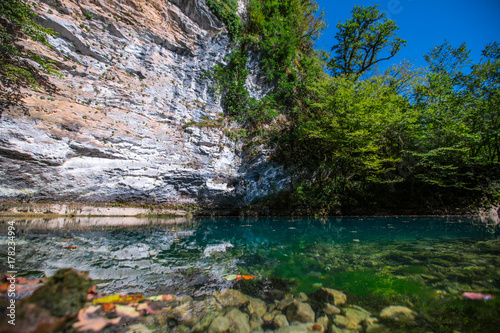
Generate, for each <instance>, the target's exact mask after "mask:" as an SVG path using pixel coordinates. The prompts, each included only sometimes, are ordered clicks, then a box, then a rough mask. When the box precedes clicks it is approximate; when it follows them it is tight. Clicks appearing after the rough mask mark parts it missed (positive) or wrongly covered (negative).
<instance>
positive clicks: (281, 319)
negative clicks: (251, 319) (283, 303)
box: [273, 314, 290, 328]
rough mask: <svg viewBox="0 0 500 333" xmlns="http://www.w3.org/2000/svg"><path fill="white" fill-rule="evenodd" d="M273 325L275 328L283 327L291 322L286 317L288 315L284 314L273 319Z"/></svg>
mask: <svg viewBox="0 0 500 333" xmlns="http://www.w3.org/2000/svg"><path fill="white" fill-rule="evenodd" d="M273 325H274V327H275V328H282V327H286V326H289V325H290V324H289V323H288V320H287V319H286V316H285V315H283V314H280V315H277V316H276V317H274V319H273Z"/></svg>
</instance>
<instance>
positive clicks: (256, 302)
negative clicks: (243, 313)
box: [247, 297, 267, 317]
mask: <svg viewBox="0 0 500 333" xmlns="http://www.w3.org/2000/svg"><path fill="white" fill-rule="evenodd" d="M247 311H248V313H249V314H252V313H256V314H257V315H258V316H259V317H262V316H263V315H264V313H266V311H267V305H266V302H264V301H263V300H260V299H258V298H253V297H248V305H247Z"/></svg>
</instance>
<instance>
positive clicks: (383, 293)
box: [0, 217, 500, 331]
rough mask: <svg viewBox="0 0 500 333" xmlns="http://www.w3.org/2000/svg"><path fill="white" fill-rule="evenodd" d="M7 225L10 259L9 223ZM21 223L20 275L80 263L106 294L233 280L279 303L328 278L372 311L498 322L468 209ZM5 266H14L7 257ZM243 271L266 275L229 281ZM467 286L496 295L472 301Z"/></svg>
mask: <svg viewBox="0 0 500 333" xmlns="http://www.w3.org/2000/svg"><path fill="white" fill-rule="evenodd" d="M1 223H2V224H1V226H0V227H1V230H2V234H1V236H0V244H1V249H0V254H1V255H2V257H3V258H6V255H7V254H6V248H7V245H6V243H7V236H6V232H5V231H6V228H7V225H6V221H3V222H1ZM15 226H16V230H17V236H16V237H17V238H18V243H17V250H16V251H17V253H16V258H17V261H16V265H17V270H18V272H19V275H24V276H30V277H33V278H35V277H42V276H45V275H52V274H54V273H55V272H56V271H57V270H58V269H60V268H67V267H73V268H76V269H78V270H81V271H88V272H89V275H90V278H92V279H95V280H98V282H99V284H98V288H99V289H100V290H101V291H104V292H105V293H109V294H130V293H144V294H147V295H153V294H159V293H174V294H179V295H181V294H184V295H190V296H202V295H206V294H210V293H212V292H213V291H214V290H216V289H220V288H237V289H240V290H241V291H242V292H244V293H246V294H250V295H253V296H256V297H260V298H263V299H267V300H268V301H269V300H271V301H272V299H273V297H274V298H276V297H277V296H276V295H277V294H279V293H285V292H290V293H294V294H295V293H298V292H305V293H309V292H313V291H315V290H317V289H318V288H320V287H322V286H323V287H329V288H334V289H338V290H342V291H344V292H345V293H346V294H347V295H348V298H349V299H350V300H352V303H353V304H357V305H361V306H364V307H366V308H368V309H374V310H376V309H380V308H381V307H383V306H387V305H391V304H401V305H406V306H410V305H411V306H412V307H413V308H415V310H416V311H417V312H419V313H420V314H421V315H422V316H423V317H425V316H433V319H428V320H430V321H432V320H439V321H440V323H441V324H442V325H444V326H443V327H444V328H443V331H447V330H448V329H460V328H461V326H463V325H469V326H466V327H475V326H470V325H471V324H470V321H471V320H472V321H474V320H476V321H478V323H477V325H479V326H477V327H480V326H481V325H484V321H487V322H489V321H493V320H497V321H498V318H496V317H498V313H499V310H500V307H499V302H498V297H500V256H499V255H500V241H499V237H498V236H499V235H498V228H497V229H496V231H495V230H494V229H491V228H487V227H485V226H484V225H482V224H478V223H474V221H473V219H472V218H466V217H442V218H437V217H429V218H426V217H384V218H381V217H359V218H357V217H347V218H327V219H291V218H259V219H238V218H217V219H192V220H185V219H176V220H161V219H135V218H73V219H56V220H17V221H16V222H15ZM0 270H1V271H2V272H5V271H7V270H8V269H7V267H6V261H5V260H4V261H2V263H1V264H0ZM237 274H240V275H256V276H258V277H257V278H254V279H251V280H241V281H238V280H234V277H233V279H231V278H230V277H231V276H232V275H237ZM228 277H229V281H228ZM463 292H477V293H484V294H492V295H497V296H498V297H497V299H495V300H492V301H479V302H477V301H469V300H465V299H464V298H463V297H462V296H461V295H462V293H463ZM469 307H471V309H472V310H470V309H469ZM467 309H468V310H467ZM466 310H467V311H469V313H467V311H466ZM457 311H458V312H457ZM471 311H472V312H473V313H471ZM495 313H496V314H495ZM471 316H475V319H468V321H469V323H468V324H463V323H462V321H464V320H465V319H466V318H469V317H471ZM471 318H472V317H471ZM495 318H496V319H495ZM481 321H483V322H482V324H481ZM441 324H439V325H441ZM486 324H488V323H486ZM439 327H440V326H439ZM439 327H438V328H437V329H436V328H435V329H434V330H435V331H440V329H439ZM481 327H482V326H481ZM486 327H489V326H488V325H486Z"/></svg>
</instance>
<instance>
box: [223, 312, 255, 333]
mask: <svg viewBox="0 0 500 333" xmlns="http://www.w3.org/2000/svg"><path fill="white" fill-rule="evenodd" d="M225 317H226V318H227V319H228V320H229V323H230V325H231V329H230V330H231V332H235V333H250V324H249V323H248V315H247V314H246V313H243V312H241V311H240V310H238V309H232V310H231V311H229V312H228V313H227V314H226V315H225Z"/></svg>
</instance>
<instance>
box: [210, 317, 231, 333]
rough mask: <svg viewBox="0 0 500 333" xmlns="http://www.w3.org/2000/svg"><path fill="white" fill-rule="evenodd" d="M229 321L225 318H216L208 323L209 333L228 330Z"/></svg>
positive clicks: (221, 332) (219, 332)
mask: <svg viewBox="0 0 500 333" xmlns="http://www.w3.org/2000/svg"><path fill="white" fill-rule="evenodd" d="M229 326H230V323H229V320H228V319H227V318H226V317H222V316H218V317H217V318H215V319H214V320H212V322H211V323H210V326H209V327H208V332H209V333H223V332H227V331H228V330H229Z"/></svg>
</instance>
